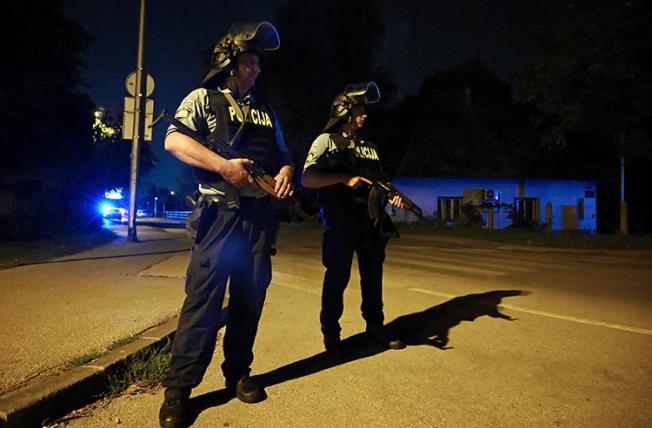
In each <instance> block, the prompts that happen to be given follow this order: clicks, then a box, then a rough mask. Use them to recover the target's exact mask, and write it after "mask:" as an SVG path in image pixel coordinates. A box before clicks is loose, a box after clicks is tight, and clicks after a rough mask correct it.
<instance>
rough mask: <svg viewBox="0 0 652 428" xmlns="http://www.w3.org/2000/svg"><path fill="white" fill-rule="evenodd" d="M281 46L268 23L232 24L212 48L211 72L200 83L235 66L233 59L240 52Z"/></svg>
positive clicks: (263, 50)
mask: <svg viewBox="0 0 652 428" xmlns="http://www.w3.org/2000/svg"><path fill="white" fill-rule="evenodd" d="M280 45H281V39H280V38H279V36H278V31H276V28H275V27H274V26H273V25H272V24H271V23H269V22H267V21H263V22H246V23H237V24H233V25H232V26H231V28H230V29H229V32H228V33H227V34H226V35H225V36H224V37H222V38H221V39H220V41H219V42H217V44H216V45H215V47H214V48H213V61H212V66H213V68H211V70H210V71H209V72H208V74H207V75H206V77H204V80H203V81H202V83H206V82H207V81H209V80H210V79H212V78H213V77H215V76H217V75H218V74H220V73H221V72H222V71H225V70H227V69H229V68H231V67H233V66H234V65H235V58H236V57H237V56H238V55H239V54H241V53H242V52H255V53H257V54H258V55H261V54H262V53H263V52H265V51H274V50H276V49H278V47H279V46H280Z"/></svg>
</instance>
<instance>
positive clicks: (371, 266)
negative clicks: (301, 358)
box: [320, 206, 389, 336]
mask: <svg viewBox="0 0 652 428" xmlns="http://www.w3.org/2000/svg"><path fill="white" fill-rule="evenodd" d="M322 212H323V214H324V220H325V226H326V227H325V231H324V237H323V243H322V262H323V264H324V266H325V267H326V273H325V275H324V283H323V288H322V307H321V313H320V321H321V329H322V332H323V333H324V335H327V336H328V335H330V336H332V335H338V334H339V332H340V331H341V327H340V324H339V319H340V318H341V316H342V313H343V311H344V290H345V289H346V286H347V285H348V283H349V279H350V277H351V265H352V262H353V254H354V253H355V254H357V256H358V270H359V273H360V288H361V291H362V305H361V308H360V309H361V310H362V317H363V318H364V319H365V321H366V323H367V328H369V327H381V326H382V325H383V321H384V315H383V297H382V294H383V293H382V283H383V262H384V261H385V247H386V246H387V243H388V241H389V237H387V236H386V235H383V234H382V233H380V231H379V229H378V228H377V227H374V225H373V222H372V220H371V219H369V217H368V214H367V211H366V206H354V207H351V208H349V207H344V206H336V207H324V209H323V211H322Z"/></svg>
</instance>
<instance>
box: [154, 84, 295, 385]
mask: <svg viewBox="0 0 652 428" xmlns="http://www.w3.org/2000/svg"><path fill="white" fill-rule="evenodd" d="M223 92H224V90H206V89H203V88H202V89H198V90H195V91H193V92H192V93H190V94H189V95H188V97H186V99H184V100H183V101H182V103H181V105H180V107H179V109H178V110H177V113H176V117H177V118H178V119H179V120H181V121H182V122H184V123H185V124H186V125H188V126H189V127H191V128H192V129H194V130H196V131H197V132H199V133H200V134H201V135H202V136H208V139H209V140H210V139H219V140H221V141H223V142H227V141H229V140H230V139H231V138H232V137H233V135H234V134H235V133H236V132H237V130H238V129H239V128H240V125H241V122H240V121H239V119H238V116H237V114H235V111H234V109H233V107H232V106H231V105H230V104H229V103H228V101H227V100H226V98H225V97H224V95H223ZM239 103H241V104H242V105H243V106H245V107H246V108H245V110H248V115H247V119H246V120H245V125H244V128H243V131H242V133H241V138H240V139H239V142H238V147H237V150H238V151H239V152H240V153H241V155H242V156H243V157H247V158H249V159H252V160H254V161H255V162H256V163H257V164H259V165H260V166H262V167H263V168H265V170H266V171H267V172H268V173H270V174H272V175H276V173H278V171H279V169H280V168H281V167H282V166H283V165H285V164H290V157H289V155H288V152H287V149H286V147H285V144H284V142H283V137H282V133H281V130H280V127H279V124H278V121H277V120H276V117H275V115H274V112H273V111H272V110H271V108H269V106H267V105H266V104H264V103H259V102H257V101H256V100H255V99H254V98H253V97H252V96H248V97H246V98H245V99H244V100H239ZM172 131H174V127H171V129H170V130H169V131H168V132H172ZM195 172H196V176H197V180H198V182H199V183H200V184H202V185H203V186H210V187H212V188H215V189H218V190H221V191H224V190H225V188H226V187H225V185H226V183H225V182H224V180H223V179H222V177H220V176H219V174H216V173H214V172H209V171H206V170H202V169H196V171H195ZM200 190H201V187H200ZM238 193H239V207H238V208H229V207H227V204H226V201H225V200H220V201H218V202H212V203H208V202H204V203H202V205H201V206H200V207H199V208H197V209H199V210H201V213H200V215H199V221H198V226H197V231H196V233H197V235H196V238H195V240H194V244H193V246H192V254H191V259H190V264H189V266H188V271H187V276H186V290H185V291H186V299H185V301H184V304H183V307H182V310H181V315H180V317H179V327H178V329H177V332H176V335H175V339H174V343H173V345H172V361H171V363H170V371H169V374H168V376H167V377H166V378H165V380H164V381H163V385H164V386H165V387H166V388H167V390H166V397H168V398H170V397H183V396H187V395H188V394H189V392H190V389H191V388H193V387H195V386H197V385H198V384H199V383H200V382H201V379H202V377H203V376H204V373H205V372H206V368H207V367H208V365H209V363H210V360H211V357H212V355H213V351H214V349H215V343H216V338H217V331H218V326H219V325H220V320H221V319H222V318H223V316H224V313H223V310H222V302H223V299H224V295H225V291H226V285H227V282H228V283H229V304H228V315H227V318H226V331H225V334H224V363H223V364H222V370H223V372H224V376H225V378H226V379H227V382H229V381H231V382H235V381H237V380H238V379H239V378H240V377H242V376H243V375H248V374H249V371H250V366H251V363H252V361H253V352H252V349H253V345H254V340H255V337H256V331H257V329H258V321H259V320H260V316H261V313H262V309H263V303H264V301H265V295H266V291H267V287H268V285H269V283H270V281H271V277H272V272H271V260H270V256H271V249H272V245H273V243H274V240H275V237H276V233H277V229H278V215H277V209H276V203H275V201H274V200H273V199H272V198H271V197H270V196H268V195H267V194H266V193H264V192H263V191H261V190H260V189H253V188H251V187H245V188H243V189H239V191H238Z"/></svg>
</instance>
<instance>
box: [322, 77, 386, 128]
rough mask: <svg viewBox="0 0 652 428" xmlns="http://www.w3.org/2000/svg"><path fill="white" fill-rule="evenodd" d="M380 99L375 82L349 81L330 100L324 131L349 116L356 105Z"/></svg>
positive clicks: (371, 102) (375, 101)
mask: <svg viewBox="0 0 652 428" xmlns="http://www.w3.org/2000/svg"><path fill="white" fill-rule="evenodd" d="M378 101H380V89H379V88H378V85H377V84H376V82H373V81H371V82H360V83H349V84H348V85H346V86H345V87H344V91H342V92H340V93H339V94H338V95H337V96H336V97H335V98H334V99H333V101H332V102H331V111H330V117H329V118H328V122H327V123H326V126H324V132H326V131H328V130H330V129H331V128H333V127H334V126H335V125H337V124H339V123H340V122H341V121H342V120H343V119H344V118H346V117H349V118H350V117H351V109H352V108H353V106H356V105H364V106H366V105H369V104H374V103H377V102H378Z"/></svg>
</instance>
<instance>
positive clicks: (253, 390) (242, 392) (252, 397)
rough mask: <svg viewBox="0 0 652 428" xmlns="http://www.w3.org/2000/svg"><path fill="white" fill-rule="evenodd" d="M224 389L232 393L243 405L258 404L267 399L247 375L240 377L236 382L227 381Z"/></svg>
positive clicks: (263, 392)
mask: <svg viewBox="0 0 652 428" xmlns="http://www.w3.org/2000/svg"><path fill="white" fill-rule="evenodd" d="M226 388H227V389H229V390H231V391H233V392H234V393H235V396H236V397H238V399H239V400H240V401H244V402H245V403H258V402H260V401H263V400H264V399H265V398H267V395H266V394H265V391H264V390H263V389H262V388H261V387H260V386H258V385H257V384H256V382H254V381H253V379H251V378H250V377H249V375H245V376H242V377H241V378H240V379H238V380H237V381H235V380H233V379H227V380H226Z"/></svg>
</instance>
